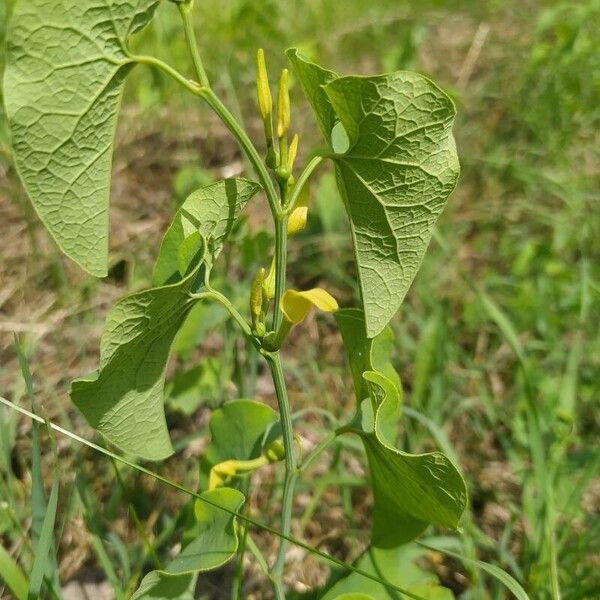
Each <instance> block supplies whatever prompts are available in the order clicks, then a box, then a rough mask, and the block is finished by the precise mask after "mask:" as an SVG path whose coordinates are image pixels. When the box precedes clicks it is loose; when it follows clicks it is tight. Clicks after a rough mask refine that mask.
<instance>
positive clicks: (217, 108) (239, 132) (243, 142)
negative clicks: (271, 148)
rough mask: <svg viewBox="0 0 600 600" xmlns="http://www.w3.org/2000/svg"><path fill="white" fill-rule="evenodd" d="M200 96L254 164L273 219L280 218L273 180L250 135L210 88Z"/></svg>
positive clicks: (202, 91)
mask: <svg viewBox="0 0 600 600" xmlns="http://www.w3.org/2000/svg"><path fill="white" fill-rule="evenodd" d="M200 90H201V91H200V93H199V95H200V96H201V97H202V98H204V100H205V101H206V103H207V104H208V105H209V106H210V107H211V108H212V109H213V111H214V112H215V113H216V114H217V115H218V116H219V118H220V119H221V120H222V121H223V123H225V125H226V126H227V129H229V131H230V132H231V134H232V135H233V137H234V138H235V139H236V140H237V141H238V143H239V144H240V146H241V147H242V150H244V152H245V154H246V156H247V157H248V160H249V161H250V162H251V163H252V166H253V167H254V170H255V172H256V175H257V177H258V179H259V181H260V184H261V185H262V187H263V189H264V190H265V194H266V195H267V200H268V201H269V207H270V208H271V213H272V214H273V217H274V218H275V219H276V218H279V215H280V214H281V205H280V202H279V198H278V196H277V192H276V190H275V186H274V185H273V180H272V179H271V176H270V175H269V173H268V171H267V167H266V166H265V163H264V162H263V160H262V158H261V157H260V155H259V154H258V150H257V149H256V148H255V147H254V144H253V143H252V141H251V140H250V138H249V137H248V134H247V133H246V132H245V131H244V129H243V128H242V127H241V125H240V124H239V123H238V122H237V120H236V118H235V117H234V116H233V115H232V114H231V112H230V111H229V109H228V108H227V107H226V106H225V105H224V104H223V103H222V102H221V100H219V98H218V97H217V96H216V94H215V93H214V92H213V91H212V90H211V89H210V88H208V89H207V88H200Z"/></svg>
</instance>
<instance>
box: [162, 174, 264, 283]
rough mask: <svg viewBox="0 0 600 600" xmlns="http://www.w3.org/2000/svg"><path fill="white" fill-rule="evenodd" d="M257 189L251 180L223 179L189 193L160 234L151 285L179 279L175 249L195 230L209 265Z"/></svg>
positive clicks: (257, 185)
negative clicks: (204, 245)
mask: <svg viewBox="0 0 600 600" xmlns="http://www.w3.org/2000/svg"><path fill="white" fill-rule="evenodd" d="M260 189H261V187H260V185H259V184H258V183H255V182H254V181H248V180H246V179H225V180H223V181H218V182H216V183H213V184H211V185H207V186H206V187H203V188H200V189H199V190H196V191H195V192H192V193H191V194H190V195H189V196H188V197H187V199H186V200H185V202H184V203H183V204H182V205H181V207H180V208H179V210H178V211H177V213H176V214H175V217H174V219H173V222H172V223H171V225H170V226H169V228H168V229H167V231H166V233H165V235H164V237H163V240H162V243H161V246H160V252H159V255H158V258H157V260H156V264H155V266H154V273H153V275H152V281H153V283H154V285H164V284H166V283H174V282H175V281H177V280H179V279H181V275H180V270H179V267H178V262H177V255H178V249H179V248H180V246H181V244H182V242H183V241H184V239H185V238H187V237H188V236H190V235H191V234H192V233H195V232H199V233H200V234H201V235H202V237H203V238H204V240H205V241H206V244H207V260H208V261H209V264H208V266H209V268H210V266H211V265H210V263H211V262H212V261H213V260H214V259H215V258H216V257H217V256H218V255H219V253H220V252H221V249H222V247H223V243H224V241H225V239H226V238H227V236H228V235H229V234H230V233H231V229H232V227H233V224H234V222H235V220H236V219H237V217H238V216H239V214H240V212H241V211H242V210H243V209H244V207H245V206H246V203H247V202H248V201H249V200H250V199H251V198H252V197H253V196H254V195H255V194H257V193H258V192H259V191H260Z"/></svg>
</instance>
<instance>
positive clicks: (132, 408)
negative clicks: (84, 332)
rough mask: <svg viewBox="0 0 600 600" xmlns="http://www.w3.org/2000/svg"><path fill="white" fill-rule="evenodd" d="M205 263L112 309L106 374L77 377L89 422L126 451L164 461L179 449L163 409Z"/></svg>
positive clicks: (77, 395) (75, 395)
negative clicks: (176, 348) (171, 363)
mask: <svg viewBox="0 0 600 600" xmlns="http://www.w3.org/2000/svg"><path fill="white" fill-rule="evenodd" d="M202 271H203V266H202V265H201V264H199V265H197V266H196V268H195V269H194V270H193V271H192V272H191V273H190V274H189V275H188V276H187V277H185V278H184V279H182V280H181V281H180V282H178V283H176V284H173V285H168V286H163V287H157V288H152V289H150V290H146V291H143V292H139V293H137V294H133V295H131V296H128V297H126V298H124V299H123V300H121V301H120V302H118V303H117V304H116V305H115V306H114V308H113V309H112V310H111V311H110V313H109V315H108V317H107V320H106V325H105V329H104V333H103V336H102V343H101V348H100V367H101V369H100V372H99V373H98V374H97V375H95V376H92V377H88V378H82V379H77V380H75V381H73V383H72V386H71V399H72V400H73V402H74V403H75V404H76V405H77V407H78V408H79V410H81V412H82V413H83V415H84V416H85V418H86V419H87V421H88V423H89V424H90V425H91V426H92V427H94V428H95V429H97V430H98V431H100V433H102V434H103V435H104V436H106V437H107V438H108V439H109V440H110V441H111V442H112V443H114V444H115V445H116V446H118V447H119V448H121V449H122V450H124V451H125V452H128V453H131V454H134V455H136V456H140V457H142V458H146V459H148V460H160V459H163V458H166V457H167V456H169V455H170V454H172V452H173V448H172V446H171V442H170V439H169V433H168V430H167V426H166V422H165V415H164V409H163V388H164V380H165V370H166V366H167V361H168V358H169V351H170V348H171V343H172V342H173V338H174V337H175V335H176V333H177V331H178V330H179V328H180V326H181V324H182V323H183V321H184V319H185V317H186V316H187V314H188V312H189V311H190V309H191V308H192V306H193V305H194V303H195V302H197V300H195V299H193V298H191V297H190V295H189V294H190V292H192V291H196V287H197V286H198V282H199V279H200V278H201V275H202Z"/></svg>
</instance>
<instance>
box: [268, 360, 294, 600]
mask: <svg viewBox="0 0 600 600" xmlns="http://www.w3.org/2000/svg"><path fill="white" fill-rule="evenodd" d="M266 359H267V363H268V364H269V369H270V371H271V376H272V378H273V384H274V386H275V393H276V395H277V404H278V406H279V416H280V420H281V429H282V433H283V445H284V447H285V479H284V483H283V500H282V507H281V528H280V529H281V532H282V533H283V534H284V535H286V536H289V534H290V530H291V525H292V505H293V500H294V487H295V484H296V478H297V476H298V468H297V463H296V451H295V447H294V430H293V425H292V413H291V410H290V403H289V399H288V394H287V387H286V385H285V379H284V376H283V368H282V366H281V358H280V356H279V353H278V352H275V353H269V354H266ZM287 546H288V542H287V540H285V539H283V538H282V539H281V541H280V543H279V551H278V553H277V558H276V560H275V564H274V565H273V567H272V569H271V580H272V582H273V588H274V591H275V597H276V598H277V600H283V599H284V598H285V592H284V589H283V582H282V575H283V566H284V562H285V553H286V550H287Z"/></svg>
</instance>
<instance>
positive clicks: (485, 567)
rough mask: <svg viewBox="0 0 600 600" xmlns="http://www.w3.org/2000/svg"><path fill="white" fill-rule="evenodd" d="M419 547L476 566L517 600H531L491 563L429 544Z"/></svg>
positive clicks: (512, 579) (516, 582)
mask: <svg viewBox="0 0 600 600" xmlns="http://www.w3.org/2000/svg"><path fill="white" fill-rule="evenodd" d="M417 544H419V546H422V547H423V548H426V549H427V550H431V551H433V552H441V553H442V554H446V555H448V556H452V557H453V558H456V559H458V560H460V561H462V562H463V563H467V564H471V565H474V566H476V567H478V568H480V569H481V570H482V571H485V572H486V573H488V574H489V575H491V576H492V577H494V578H495V579H497V580H498V581H499V582H500V583H502V584H503V585H504V586H505V587H506V588H507V589H508V590H510V591H511V592H512V594H513V595H514V596H515V598H516V599H517V600H530V598H529V596H528V595H527V592H526V591H525V590H524V589H523V588H522V587H521V584H520V583H519V582H518V581H517V580H516V579H515V578H514V577H513V576H512V575H509V574H508V573H507V572H506V571H505V570H504V569H501V568H500V567H497V566H496V565H491V564H490V563H487V562H484V561H482V560H475V559H472V558H467V557H466V556H463V555H462V554H458V553H456V552H452V551H451V550H447V549H446V548H437V547H436V548H434V547H433V546H429V545H427V544H423V543H422V542H417Z"/></svg>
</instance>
